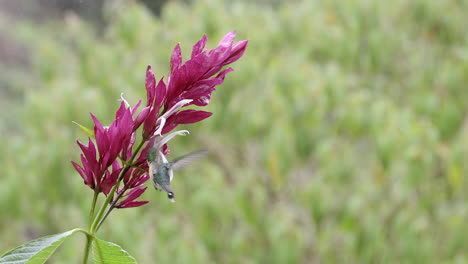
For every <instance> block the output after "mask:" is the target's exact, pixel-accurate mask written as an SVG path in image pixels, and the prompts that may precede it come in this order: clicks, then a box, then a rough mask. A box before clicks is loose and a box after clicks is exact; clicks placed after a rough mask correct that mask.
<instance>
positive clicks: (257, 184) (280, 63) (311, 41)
mask: <svg viewBox="0 0 468 264" xmlns="http://www.w3.org/2000/svg"><path fill="white" fill-rule="evenodd" d="M104 10H105V12H104V18H105V20H106V21H107V22H106V25H105V26H104V27H102V28H96V27H95V26H93V24H90V23H88V22H87V21H86V20H82V19H80V18H79V17H78V16H76V15H74V14H71V13H69V14H67V15H66V16H65V17H64V18H63V19H62V20H57V19H55V20H46V21H42V22H41V23H35V22H34V21H29V20H27V19H26V20H16V21H15V22H14V24H13V22H12V21H9V20H8V17H3V16H2V17H0V32H1V36H2V38H3V39H10V40H11V39H13V40H14V41H15V43H17V44H18V47H21V50H24V51H25V53H24V54H23V52H20V57H21V56H23V57H26V58H25V61H27V62H28V63H25V64H19V65H13V66H12V65H11V64H7V63H6V62H7V61H6V60H3V61H2V63H0V64H1V66H0V67H1V70H0V72H1V74H0V80H1V85H2V87H1V89H0V94H1V97H0V111H1V116H0V118H1V119H0V121H1V122H0V132H1V134H0V165H1V168H2V170H1V174H0V208H1V210H2V213H1V214H0V249H1V251H6V250H7V249H10V248H12V247H14V246H16V245H19V244H21V243H24V242H26V241H28V240H31V239H33V238H36V237H39V236H42V235H46V234H53V233H59V232H62V231H65V230H69V229H72V228H74V227H77V226H82V227H85V226H86V225H87V223H86V219H87V214H88V210H89V206H90V203H91V198H92V197H91V196H92V195H91V193H92V192H91V190H90V189H89V188H87V187H85V186H84V185H83V183H82V180H81V178H80V177H79V176H78V174H77V173H76V172H75V171H74V170H73V168H72V166H71V165H70V163H69V160H72V159H74V160H76V159H77V157H78V147H77V146H76V144H75V140H76V139H80V140H84V139H85V138H86V135H85V134H84V133H82V132H81V131H80V130H79V128H78V127H76V126H74V125H73V124H72V123H71V121H77V122H79V123H82V124H86V125H88V126H90V125H91V119H90V117H89V115H88V112H93V113H94V114H96V115H97V116H98V117H99V118H100V119H102V120H105V121H108V122H109V121H110V120H111V118H112V115H113V113H114V112H115V110H116V108H117V107H118V102H117V99H118V97H119V95H120V93H121V92H123V93H124V94H125V96H126V98H127V99H128V100H129V101H130V102H132V103H135V102H136V101H137V100H138V99H139V98H144V95H145V90H144V72H145V68H146V66H147V65H148V64H151V65H153V69H154V70H155V72H156V74H157V76H159V77H161V76H163V75H167V73H168V70H169V68H168V66H169V63H168V62H169V57H170V52H171V51H172V48H173V47H174V46H175V44H176V43H177V42H181V44H182V49H183V52H184V54H185V56H186V57H185V58H187V56H188V54H189V53H190V50H191V45H192V44H193V43H195V41H196V40H198V39H199V38H200V37H201V36H202V35H203V34H204V33H206V34H207V36H208V38H209V40H210V41H209V44H210V47H211V48H212V47H214V46H215V45H216V43H217V41H218V40H219V39H220V38H221V37H222V36H223V35H224V34H225V33H226V32H228V31H230V30H232V29H236V30H237V32H238V40H241V39H249V40H250V43H249V48H248V50H247V53H246V54H245V55H244V57H243V58H242V59H241V60H240V61H239V62H237V63H236V64H235V65H234V68H235V69H236V71H235V72H234V73H231V74H230V75H229V76H228V78H227V79H226V82H225V83H224V84H223V85H222V86H221V87H220V88H219V89H218V90H217V91H216V92H215V93H214V96H213V98H212V101H211V103H210V105H209V106H208V110H209V111H212V112H214V115H213V116H212V117H211V118H210V119H207V120H205V121H204V122H202V123H201V124H198V125H192V126H189V127H187V128H188V129H189V130H190V131H191V135H190V136H188V137H184V138H177V139H176V140H174V141H172V144H171V146H170V147H171V149H172V152H173V153H174V155H173V156H177V155H179V154H184V153H186V152H189V151H192V150H195V149H198V148H203V147H208V148H210V149H211V150H212V151H211V154H210V155H209V157H208V158H207V159H205V160H203V162H200V164H197V165H195V166H192V167H190V168H187V169H186V170H184V171H182V172H179V173H178V175H177V180H176V181H175V182H174V186H173V187H174V189H175V192H176V193H177V194H178V202H177V203H175V204H171V203H169V202H168V201H167V199H166V197H165V196H164V195H163V194H161V193H158V192H154V191H152V190H148V191H147V192H146V193H145V194H144V196H143V198H144V199H148V200H150V201H151V203H150V204H148V205H146V206H144V207H141V208H137V209H127V210H120V211H117V212H116V213H113V215H112V216H111V217H110V218H109V221H108V223H107V224H106V225H104V227H103V229H102V231H100V236H101V237H102V238H104V239H106V240H108V241H113V242H115V243H117V244H119V245H121V246H122V247H123V248H125V249H127V250H128V251H129V252H130V253H131V254H132V255H134V256H135V257H136V258H137V259H138V260H139V261H140V262H141V263H468V246H467V245H468V236H467V234H468V221H466V220H467V219H468V205H467V203H466V201H467V198H468V194H467V187H468V185H467V180H466V175H467V173H468V168H467V166H466V165H465V162H466V157H467V152H468V141H467V140H468V118H467V111H468V89H467V88H466V83H468V45H467V44H468V20H467V19H466V13H467V12H468V2H467V1H463V0H462V1H425V0H413V1H403V0H396V1H388V2H380V1H370V0H355V1H337V0H327V1H315V0H313V1H307V0H303V1H300V0H298V1H285V2H284V3H281V2H280V1H258V2H250V1H227V0H226V1H214V0H202V1H194V2H193V3H186V2H178V1H170V2H169V3H167V4H166V5H165V6H164V7H163V9H162V11H161V16H160V17H155V16H154V15H153V14H152V13H151V12H149V10H148V9H146V8H145V7H144V6H142V5H140V4H138V3H136V2H123V1H122V2H120V1H117V2H112V3H108V4H107V5H105V8H104ZM13 26H14V27H13ZM13 28H14V30H12V29H13ZM25 54H26V55H25ZM23 57H21V58H23ZM83 246H84V238H81V237H80V238H78V237H77V238H74V239H72V240H71V241H67V242H66V243H65V244H64V246H63V248H61V249H60V250H59V251H58V253H57V254H56V255H54V257H53V260H52V261H51V263H75V262H76V261H77V259H80V258H81V254H82V247H83Z"/></svg>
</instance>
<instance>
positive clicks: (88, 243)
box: [83, 234, 94, 264]
mask: <svg viewBox="0 0 468 264" xmlns="http://www.w3.org/2000/svg"><path fill="white" fill-rule="evenodd" d="M93 238H94V237H93V236H92V235H90V234H86V248H85V253H84V256H83V264H87V263H88V256H89V250H90V249H91V244H92V243H93Z"/></svg>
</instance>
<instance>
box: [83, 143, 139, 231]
mask: <svg viewBox="0 0 468 264" xmlns="http://www.w3.org/2000/svg"><path fill="white" fill-rule="evenodd" d="M144 143H145V141H144V140H142V141H141V142H140V144H139V145H138V147H137V149H136V150H135V152H134V153H133V155H132V157H131V158H130V160H129V162H128V163H129V164H130V165H126V166H125V167H124V168H123V170H122V171H121V172H120V174H119V178H118V180H117V183H116V184H115V185H114V186H113V187H112V189H111V190H110V192H109V194H108V195H107V198H106V201H105V202H104V204H103V205H102V207H101V209H100V210H99V212H98V213H97V216H96V217H95V218H94V221H93V223H92V224H91V227H90V229H89V232H90V233H91V234H94V233H96V231H97V226H98V224H99V223H100V221H101V219H102V218H103V215H104V212H105V211H106V209H107V206H108V205H109V203H110V200H111V199H112V197H113V196H114V193H115V191H116V190H117V186H119V184H120V183H121V182H122V180H123V177H124V175H125V174H126V173H127V171H128V170H129V169H130V168H131V167H132V165H133V164H132V163H133V161H134V160H135V158H136V156H137V154H138V152H140V149H141V147H143V144H144Z"/></svg>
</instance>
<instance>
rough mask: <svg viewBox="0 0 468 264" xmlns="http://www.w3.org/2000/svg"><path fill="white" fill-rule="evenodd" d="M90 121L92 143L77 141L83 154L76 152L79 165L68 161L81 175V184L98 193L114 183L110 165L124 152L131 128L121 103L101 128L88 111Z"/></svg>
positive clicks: (90, 141) (127, 144)
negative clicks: (107, 123)
mask: <svg viewBox="0 0 468 264" xmlns="http://www.w3.org/2000/svg"><path fill="white" fill-rule="evenodd" d="M91 118H92V119H93V121H94V135H95V138H96V145H97V148H96V145H95V144H94V143H93V141H92V140H91V139H88V145H87V146H86V145H85V144H83V143H81V142H80V141H77V144H78V146H79V147H80V148H81V151H82V152H83V154H81V155H80V157H81V162H82V165H83V166H80V165H79V164H77V163H76V162H73V161H72V164H73V166H74V167H75V169H76V170H77V171H78V173H79V174H80V175H81V177H82V178H83V180H84V183H85V184H86V185H88V186H89V187H90V188H91V189H94V190H96V191H98V192H102V191H103V190H104V189H107V188H106V187H108V186H107V185H109V184H110V185H112V184H115V181H116V180H117V179H116V177H115V173H114V171H112V170H109V169H110V168H109V167H112V168H114V167H115V165H116V163H115V162H116V159H117V157H118V155H119V154H121V153H126V152H127V150H128V148H129V146H130V145H131V144H132V134H131V130H132V128H133V120H132V115H131V111H130V109H129V108H126V107H125V104H124V103H123V102H122V103H121V105H120V108H119V109H118V110H117V112H116V116H115V120H114V121H113V122H112V124H111V125H110V126H109V127H103V126H102V125H101V123H100V122H99V120H98V119H97V118H96V117H95V116H94V115H93V114H91Z"/></svg>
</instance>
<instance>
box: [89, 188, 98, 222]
mask: <svg viewBox="0 0 468 264" xmlns="http://www.w3.org/2000/svg"><path fill="white" fill-rule="evenodd" d="M98 195H99V192H98V191H97V190H94V197H93V203H92V204H91V210H90V211H89V218H88V225H89V227H91V224H92V221H93V216H94V209H95V208H96V201H97V197H98ZM88 231H90V230H88Z"/></svg>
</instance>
